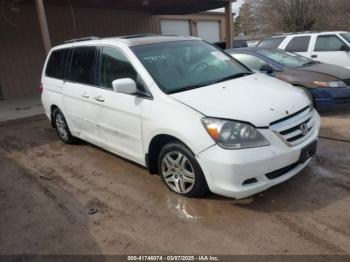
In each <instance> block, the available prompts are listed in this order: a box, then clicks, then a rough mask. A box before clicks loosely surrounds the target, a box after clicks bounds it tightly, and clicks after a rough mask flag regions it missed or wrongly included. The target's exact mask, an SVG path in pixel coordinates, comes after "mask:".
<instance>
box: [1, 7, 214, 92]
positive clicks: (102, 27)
mask: <svg viewBox="0 0 350 262" xmlns="http://www.w3.org/2000/svg"><path fill="white" fill-rule="evenodd" d="M6 13H7V15H8V18H9V19H10V20H11V22H13V23H15V24H16V26H14V25H10V24H8V23H6V21H5V19H4V18H3V17H0V86H1V88H2V93H3V95H4V97H5V98H8V97H15V96H23V95H30V94H33V93H35V92H37V90H38V86H39V83H40V77H41V70H42V66H43V63H44V59H45V53H44V47H43V44H42V39H41V33H40V27H39V22H38V18H37V13H36V8H35V6H34V3H33V4H32V5H26V6H19V7H18V8H17V9H15V10H7V12H6ZM46 13H47V19H48V24H49V30H50V34H51V40H52V44H53V45H57V44H60V43H62V42H63V41H64V40H67V39H72V38H77V37H84V36H92V35H95V36H100V37H108V36H117V35H130V34H141V33H156V34H159V33H160V24H159V19H160V18H166V16H161V17H157V16H151V15H149V14H148V13H146V12H142V11H124V10H115V9H93V8H74V9H71V8H70V7H51V6H50V7H48V8H47V9H46ZM198 16H199V17H202V18H203V19H211V18H213V17H211V16H206V15H198ZM168 17H169V18H170V17H172V16H168ZM174 18H175V16H174ZM176 18H177V19H179V18H184V19H194V18H196V17H191V16H184V17H180V16H176ZM216 19H217V17H216ZM0 93H1V92H0Z"/></svg>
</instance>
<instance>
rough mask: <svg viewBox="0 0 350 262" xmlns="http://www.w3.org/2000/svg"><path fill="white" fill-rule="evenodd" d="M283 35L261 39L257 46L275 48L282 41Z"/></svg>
mask: <svg viewBox="0 0 350 262" xmlns="http://www.w3.org/2000/svg"><path fill="white" fill-rule="evenodd" d="M284 39H285V37H274V38H267V39H264V40H262V41H261V42H260V43H259V44H258V46H259V47H262V48H267V49H276V48H278V47H279V45H280V44H281V43H282V42H283V40H284Z"/></svg>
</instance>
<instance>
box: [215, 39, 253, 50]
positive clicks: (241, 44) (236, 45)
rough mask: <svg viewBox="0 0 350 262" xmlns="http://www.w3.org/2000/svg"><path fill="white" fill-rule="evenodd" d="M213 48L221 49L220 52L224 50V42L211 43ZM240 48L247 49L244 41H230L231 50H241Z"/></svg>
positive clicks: (246, 43)
mask: <svg viewBox="0 0 350 262" xmlns="http://www.w3.org/2000/svg"><path fill="white" fill-rule="evenodd" d="M213 44H214V45H215V46H217V47H219V48H221V49H222V50H225V49H226V42H225V41H220V42H216V43H213ZM241 47H248V42H247V40H245V39H235V40H233V41H232V48H241Z"/></svg>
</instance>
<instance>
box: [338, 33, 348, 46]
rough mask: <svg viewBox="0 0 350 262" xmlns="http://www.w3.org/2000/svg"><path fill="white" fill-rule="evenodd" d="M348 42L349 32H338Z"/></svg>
mask: <svg viewBox="0 0 350 262" xmlns="http://www.w3.org/2000/svg"><path fill="white" fill-rule="evenodd" d="M340 35H341V36H342V37H343V38H344V39H345V40H346V41H347V42H348V43H349V44H350V33H343V34H340Z"/></svg>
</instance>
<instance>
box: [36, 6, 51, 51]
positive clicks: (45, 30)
mask: <svg viewBox="0 0 350 262" xmlns="http://www.w3.org/2000/svg"><path fill="white" fill-rule="evenodd" d="M35 5H36V9H37V12H38V18H39V24H40V30H41V37H42V39H43V43H44V48H45V53H46V54H47V53H48V52H49V51H50V49H51V38H50V31H49V26H48V23H47V18H46V12H45V6H44V2H43V0H35Z"/></svg>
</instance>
